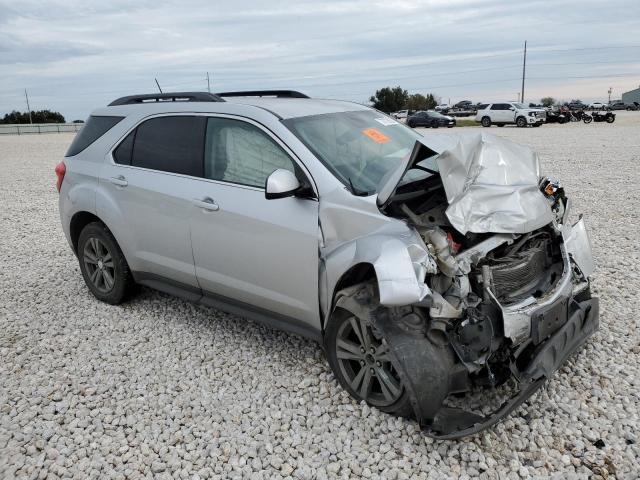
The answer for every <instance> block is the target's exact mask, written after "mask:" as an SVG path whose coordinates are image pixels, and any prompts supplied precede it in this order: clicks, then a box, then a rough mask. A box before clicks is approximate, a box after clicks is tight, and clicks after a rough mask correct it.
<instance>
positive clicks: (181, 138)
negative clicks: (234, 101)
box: [98, 115, 206, 293]
mask: <svg viewBox="0 0 640 480" xmlns="http://www.w3.org/2000/svg"><path fill="white" fill-rule="evenodd" d="M205 125H206V118H205V117H202V116H189V115H175V116H159V117H155V118H151V119H149V120H146V121H144V122H142V123H141V124H140V125H138V127H137V128H135V129H134V130H133V131H132V132H130V133H129V134H128V135H127V136H126V137H125V138H124V139H123V140H122V141H121V142H120V144H119V145H118V146H117V147H116V148H115V149H114V150H113V151H112V154H111V155H112V159H110V161H107V162H105V164H104V165H105V166H104V167H103V170H102V172H101V178H100V182H101V186H102V188H104V190H105V192H107V193H108V196H107V198H109V199H110V203H111V204H104V205H98V212H99V215H100V216H101V217H103V218H105V217H108V216H109V215H111V216H113V217H114V219H113V220H112V221H111V223H110V222H109V221H108V220H107V218H105V221H107V223H108V224H109V225H114V226H115V227H114V228H116V229H117V230H118V231H117V232H116V237H118V236H119V237H122V241H120V244H121V245H122V247H123V250H126V251H125V252H124V253H125V256H126V257H127V260H128V261H129V264H130V268H131V269H132V270H134V271H135V273H136V277H137V278H138V279H139V280H146V281H147V283H149V282H150V283H153V282H154V281H156V280H158V277H162V278H163V279H168V280H170V281H171V282H173V283H175V284H176V286H180V287H183V288H186V287H191V288H192V289H193V290H194V293H195V291H196V290H197V286H198V282H197V280H196V275H195V267H194V263H193V253H192V250H191V239H190V232H189V215H190V214H191V211H192V209H193V206H192V200H193V183H194V181H195V180H194V177H201V176H202V174H203V167H202V158H203V157H202V156H203V148H204V132H205ZM105 203H107V202H105Z"/></svg>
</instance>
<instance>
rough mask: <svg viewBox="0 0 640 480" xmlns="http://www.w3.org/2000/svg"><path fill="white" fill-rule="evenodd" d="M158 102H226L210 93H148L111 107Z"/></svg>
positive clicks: (115, 103)
mask: <svg viewBox="0 0 640 480" xmlns="http://www.w3.org/2000/svg"><path fill="white" fill-rule="evenodd" d="M158 102H224V99H223V98H220V96H219V95H215V94H213V93H208V92H171V93H146V94H142V95H129V96H127V97H121V98H118V99H116V100H114V101H113V102H111V103H110V104H109V106H110V107H114V106H117V105H133V104H136V103H158Z"/></svg>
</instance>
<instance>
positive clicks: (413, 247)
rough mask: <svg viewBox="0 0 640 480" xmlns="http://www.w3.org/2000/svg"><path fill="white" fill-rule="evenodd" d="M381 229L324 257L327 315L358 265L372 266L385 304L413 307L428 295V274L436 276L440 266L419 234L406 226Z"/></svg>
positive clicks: (390, 226)
mask: <svg viewBox="0 0 640 480" xmlns="http://www.w3.org/2000/svg"><path fill="white" fill-rule="evenodd" d="M382 230H383V231H380V232H378V233H374V234H371V235H367V236H364V237H360V238H356V239H354V240H351V241H348V242H345V243H343V244H342V245H340V246H339V247H337V248H335V249H333V250H331V251H330V252H327V253H325V254H323V258H322V263H323V266H324V268H323V270H322V272H321V275H323V276H324V278H323V279H322V281H323V284H324V285H326V291H325V294H324V295H323V296H324V297H325V298H324V305H323V312H325V316H328V315H329V314H330V312H331V307H332V301H333V296H334V294H335V291H334V290H335V288H336V285H337V284H338V281H339V280H340V278H341V277H342V276H343V275H344V274H345V273H346V272H348V271H349V269H351V268H352V267H354V266H355V265H358V264H370V265H372V266H373V268H374V270H375V273H376V280H377V285H378V291H379V295H380V303H381V304H382V305H386V306H403V305H411V304H413V303H416V302H419V301H420V300H422V299H423V298H424V297H425V296H426V295H427V294H428V293H429V288H428V287H427V285H426V284H425V283H424V279H425V276H426V274H427V273H435V272H436V270H437V267H436V264H435V261H434V260H433V258H432V257H431V255H430V254H429V252H428V250H427V248H426V246H425V244H424V242H423V241H422V239H421V238H420V236H419V235H418V233H417V232H415V231H414V230H413V229H411V228H409V227H408V226H406V225H404V224H402V227H400V226H399V225H387V226H386V228H384V229H382ZM385 230H392V231H385Z"/></svg>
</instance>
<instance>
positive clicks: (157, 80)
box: [154, 78, 162, 93]
mask: <svg viewBox="0 0 640 480" xmlns="http://www.w3.org/2000/svg"><path fill="white" fill-rule="evenodd" d="M154 80H155V81H156V85H157V86H158V90H160V93H162V89H161V88H160V84H159V83H158V79H157V78H154Z"/></svg>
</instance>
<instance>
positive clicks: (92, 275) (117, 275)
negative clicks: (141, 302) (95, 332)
mask: <svg viewBox="0 0 640 480" xmlns="http://www.w3.org/2000/svg"><path fill="white" fill-rule="evenodd" d="M78 261H79V262H80V271H81V272H82V277H83V278H84V281H85V283H86V284H87V287H89V290H90V291H91V293H93V295H94V296H95V297H96V298H97V299H98V300H101V301H103V302H105V303H109V304H111V305H117V304H119V303H122V302H123V301H124V300H125V299H126V298H127V296H128V295H129V294H130V293H131V291H132V290H133V287H134V285H135V283H134V281H133V277H132V275H131V271H130V270H129V265H128V264H127V260H126V259H125V258H124V255H123V253H122V250H120V247H119V246H118V242H116V239H115V238H114V237H113V235H112V234H111V232H110V231H109V229H108V228H107V227H106V226H105V225H104V224H103V223H101V222H93V223H90V224H88V225H87V226H86V227H84V229H83V230H82V232H80V237H79V238H78Z"/></svg>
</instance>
